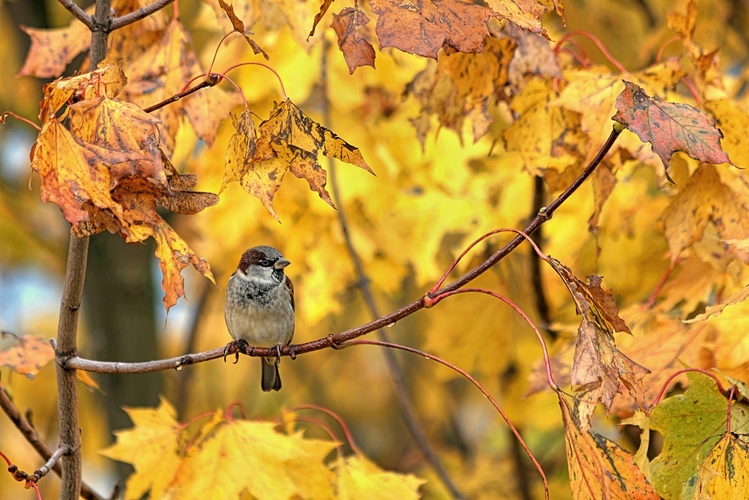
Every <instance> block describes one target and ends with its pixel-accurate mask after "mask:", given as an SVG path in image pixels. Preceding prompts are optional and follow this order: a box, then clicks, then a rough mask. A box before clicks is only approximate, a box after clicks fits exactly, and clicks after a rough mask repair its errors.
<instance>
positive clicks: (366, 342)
mask: <svg viewBox="0 0 749 500" xmlns="http://www.w3.org/2000/svg"><path fill="white" fill-rule="evenodd" d="M355 345H376V346H380V347H389V348H390V349H400V350H401V351H406V352H410V353H411V354H418V355H420V356H423V357H424V358H426V359H427V360H429V361H436V362H437V363H439V364H441V365H444V366H446V367H448V368H450V369H451V370H454V371H456V372H458V373H460V374H461V375H462V376H463V377H465V378H467V379H468V380H470V381H471V383H472V384H473V385H475V386H476V388H477V389H478V390H479V391H481V394H483V395H484V397H486V399H488V400H489V402H490V403H491V404H492V406H494V408H495V409H496V410H497V412H499V414H500V415H501V416H502V418H503V419H504V421H505V422H506V423H507V425H508V426H509V427H510V430H511V431H512V433H513V434H514V435H515V439H517V440H518V442H519V443H520V445H521V446H522V447H523V450H525V453H526V454H527V455H528V458H530V460H531V462H533V465H534V466H535V467H536V470H537V471H538V473H539V474H540V475H541V479H542V480H543V483H544V498H545V499H546V500H549V483H548V481H547V480H546V474H545V473H544V470H543V468H541V464H539V463H538V460H536V457H534V456H533V453H532V452H531V450H530V448H528V445H527V444H525V441H523V437H522V436H521V435H520V433H519V432H518V431H517V429H516V428H515V426H514V425H513V424H512V421H511V420H510V417H508V416H507V414H506V413H505V412H504V410H502V407H501V406H499V404H498V403H497V401H496V400H495V399H494V398H493V397H492V395H491V394H489V391H487V390H486V389H484V387H483V386H482V385H481V384H480V383H479V382H478V381H477V380H476V379H475V378H473V377H472V376H471V375H470V374H469V373H468V372H466V371H465V370H463V369H461V368H460V367H458V366H455V365H453V364H452V363H450V362H448V361H445V360H444V359H442V358H439V357H437V356H434V355H432V354H429V353H426V352H424V351H421V350H419V349H414V348H413V347H408V346H404V345H400V344H393V343H391V342H382V341H380V340H366V339H358V340H351V341H349V342H346V343H345V344H342V345H341V346H340V347H349V346H355Z"/></svg>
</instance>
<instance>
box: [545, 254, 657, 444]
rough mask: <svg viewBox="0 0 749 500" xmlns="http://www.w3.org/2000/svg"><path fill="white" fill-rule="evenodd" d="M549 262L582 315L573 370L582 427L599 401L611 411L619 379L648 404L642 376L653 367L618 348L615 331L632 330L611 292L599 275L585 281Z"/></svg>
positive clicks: (643, 403)
mask: <svg viewBox="0 0 749 500" xmlns="http://www.w3.org/2000/svg"><path fill="white" fill-rule="evenodd" d="M550 262H551V266H552V267H553V268H554V270H555V271H556V272H557V274H559V276H560V277H561V278H562V281H564V284H565V285H566V286H567V289H568V290H569V291H570V294H571V295H572V299H573V300H574V302H575V306H576V307H577V312H578V314H581V315H582V316H583V321H582V323H581V324H580V328H579V329H578V337H577V342H576V344H575V354H574V361H573V365H572V371H571V373H570V378H571V382H572V387H573V389H574V390H575V392H576V393H577V394H578V398H577V400H576V411H577V415H576V416H577V418H578V419H579V420H580V426H581V428H582V429H583V430H585V429H587V428H588V427H589V425H590V421H591V418H592V417H593V412H594V410H595V408H596V406H597V404H598V403H599V402H600V403H603V405H604V407H605V408H606V410H607V411H608V409H609V408H610V407H611V404H612V402H613V400H614V397H615V396H616V395H617V394H618V393H619V392H621V391H620V390H619V383H620V382H621V383H623V384H624V385H625V386H626V387H627V389H628V390H629V392H630V394H631V395H632V397H634V399H635V400H636V401H637V403H638V405H640V407H645V404H646V403H645V401H644V394H645V392H646V391H645V385H644V384H643V377H645V375H647V374H648V373H650V370H648V369H647V368H645V367H643V366H640V365H638V364H637V363H635V362H634V361H632V360H631V359H629V358H628V357H627V356H625V355H624V354H623V353H622V352H620V351H619V349H617V347H616V341H615V340H614V333H615V332H626V333H629V334H631V332H630V330H629V327H627V325H626V323H624V320H622V319H621V318H620V317H619V310H618V308H617V307H616V304H615V303H614V298H613V296H612V295H611V292H609V291H608V290H606V289H605V288H603V287H602V279H601V277H600V276H589V277H588V281H589V283H588V284H585V283H583V282H582V280H580V279H579V278H577V277H576V276H575V275H574V274H572V271H570V269H569V268H568V267H566V266H564V265H563V264H562V263H561V262H559V261H558V260H556V259H553V258H552V259H550Z"/></svg>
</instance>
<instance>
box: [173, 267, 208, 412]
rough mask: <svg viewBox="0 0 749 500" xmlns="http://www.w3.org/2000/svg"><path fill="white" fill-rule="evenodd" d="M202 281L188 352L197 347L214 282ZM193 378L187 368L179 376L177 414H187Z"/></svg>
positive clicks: (186, 347) (186, 348)
mask: <svg viewBox="0 0 749 500" xmlns="http://www.w3.org/2000/svg"><path fill="white" fill-rule="evenodd" d="M201 283H202V285H201V289H200V291H199V292H198V295H199V296H198V302H197V304H196V305H195V310H194V311H193V317H192V322H191V324H190V333H189V335H188V337H187V345H186V346H185V351H187V352H191V351H192V350H193V349H195V345H196V344H197V339H198V331H199V327H200V322H201V320H202V319H203V312H204V311H205V307H206V304H208V296H209V295H210V294H209V293H208V291H209V290H211V288H212V284H211V285H209V284H208V283H209V282H208V280H201ZM191 378H192V370H187V371H184V372H183V373H182V374H181V376H180V377H179V381H178V382H177V391H176V394H177V397H176V401H177V404H176V410H177V415H180V416H183V415H184V414H185V409H186V408H187V404H188V403H189V402H190V396H189V391H188V387H189V385H190V379H191Z"/></svg>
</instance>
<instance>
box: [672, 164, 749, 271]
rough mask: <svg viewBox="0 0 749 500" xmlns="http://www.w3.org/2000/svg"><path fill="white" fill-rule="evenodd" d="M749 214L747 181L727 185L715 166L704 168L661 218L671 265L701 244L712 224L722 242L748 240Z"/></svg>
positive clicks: (740, 179)
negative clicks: (696, 244) (687, 251)
mask: <svg viewBox="0 0 749 500" xmlns="http://www.w3.org/2000/svg"><path fill="white" fill-rule="evenodd" d="M747 214H749V186H747V184H746V180H744V179H743V178H735V179H726V181H723V179H721V173H720V172H719V171H718V169H716V168H715V167H714V166H713V165H708V164H702V165H700V167H699V168H697V170H696V171H695V172H694V174H692V176H691V177H690V178H689V181H688V182H687V184H686V186H684V188H683V189H681V190H680V191H679V193H678V194H677V195H676V196H674V197H673V198H672V199H671V202H670V203H669V205H668V207H667V208H666V210H664V211H663V214H662V215H661V218H662V219H663V225H664V236H665V237H666V239H667V240H668V246H669V249H670V251H671V261H672V262H673V261H675V260H676V259H677V258H679V255H680V254H681V252H682V251H684V250H685V249H687V248H689V247H690V246H691V245H692V244H694V243H695V242H697V241H699V240H701V239H702V237H703V235H704V233H705V229H706V228H707V225H708V224H709V223H712V224H713V225H714V226H715V228H716V229H717V231H718V234H719V235H720V237H721V238H722V239H743V238H746V237H748V236H749V228H747V227H746V224H745V222H744V221H746V217H747Z"/></svg>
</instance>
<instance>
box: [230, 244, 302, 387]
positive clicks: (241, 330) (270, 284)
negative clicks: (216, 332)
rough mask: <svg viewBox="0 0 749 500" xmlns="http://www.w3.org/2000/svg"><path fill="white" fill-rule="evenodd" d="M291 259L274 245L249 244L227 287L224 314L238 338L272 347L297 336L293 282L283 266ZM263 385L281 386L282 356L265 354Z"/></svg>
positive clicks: (263, 359) (250, 343)
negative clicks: (266, 355) (285, 256)
mask: <svg viewBox="0 0 749 500" xmlns="http://www.w3.org/2000/svg"><path fill="white" fill-rule="evenodd" d="M289 264H290V262H289V261H288V260H286V259H284V258H283V256H282V255H281V253H280V252H279V251H278V250H276V249H275V248H273V247H269V246H259V247H254V248H250V249H249V250H247V251H246V252H245V253H243V254H242V258H241V259H240V260H239V266H238V267H237V270H236V271H235V272H234V274H232V275H231V278H229V284H228V285H227V287H226V306H225V307H224V318H225V319H226V326H227V327H228V328H229V333H230V334H231V336H232V338H233V339H234V340H235V341H246V342H247V343H248V344H249V345H250V346H256V347H273V346H276V347H277V348H278V349H280V348H281V346H285V345H288V344H289V343H291V338H292V337H293V336H294V285H292V284H291V280H290V279H289V278H288V277H287V276H286V275H285V274H284V272H283V270H284V268H285V267H286V266H288V265H289ZM261 361H262V366H263V375H262V378H261V380H260V387H261V388H262V389H263V391H265V392H269V391H271V390H273V391H277V390H279V389H281V377H280V376H279V374H278V365H279V363H280V362H281V358H280V357H277V358H262V359H261Z"/></svg>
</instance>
